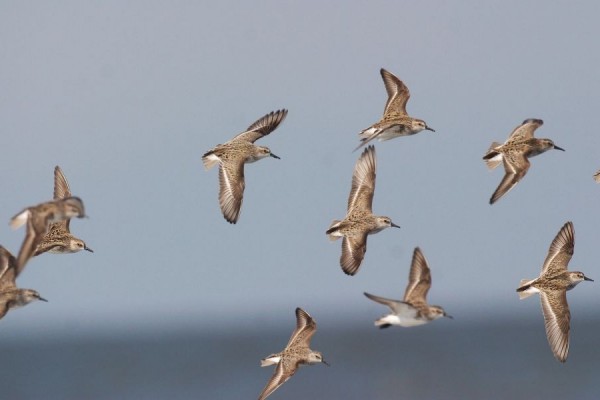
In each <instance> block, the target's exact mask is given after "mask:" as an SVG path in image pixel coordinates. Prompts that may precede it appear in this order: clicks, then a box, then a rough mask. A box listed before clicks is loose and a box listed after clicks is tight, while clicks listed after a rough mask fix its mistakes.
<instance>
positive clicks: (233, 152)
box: [202, 110, 287, 224]
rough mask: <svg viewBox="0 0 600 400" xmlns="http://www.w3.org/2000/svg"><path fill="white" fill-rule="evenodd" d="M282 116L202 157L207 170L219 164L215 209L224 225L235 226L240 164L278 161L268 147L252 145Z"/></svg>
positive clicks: (271, 116)
mask: <svg viewBox="0 0 600 400" xmlns="http://www.w3.org/2000/svg"><path fill="white" fill-rule="evenodd" d="M286 115H287V110H278V111H272V112H270V113H269V114H267V115H265V116H264V117H262V118H260V119H259V120H258V121H256V122H254V123H253V124H252V125H250V126H249V127H248V129H246V130H245V131H244V132H242V133H240V134H239V135H237V136H235V137H234V138H233V139H231V140H230V141H228V142H226V143H224V144H219V145H217V146H216V147H215V148H214V149H212V150H210V151H207V152H206V153H204V155H203V156H202V162H203V163H204V168H206V169H207V170H208V169H210V168H211V167H213V166H214V165H216V164H219V205H220V206H221V211H222V212H223V217H225V219H226V220H227V222H229V223H231V224H235V223H236V222H237V220H238V218H239V215H240V210H241V208H242V201H243V199H244V188H245V187H246V183H245V180H244V164H246V163H251V162H255V161H258V160H260V159H261V158H265V157H269V156H270V157H273V158H279V157H277V156H276V155H275V154H273V153H271V150H270V149H269V148H268V147H264V146H256V145H255V144H254V142H255V141H257V140H258V139H260V138H262V137H264V136H267V135H268V134H269V133H271V132H272V131H274V130H275V129H276V128H277V127H278V126H279V124H281V122H282V121H283V120H284V119H285V117H286Z"/></svg>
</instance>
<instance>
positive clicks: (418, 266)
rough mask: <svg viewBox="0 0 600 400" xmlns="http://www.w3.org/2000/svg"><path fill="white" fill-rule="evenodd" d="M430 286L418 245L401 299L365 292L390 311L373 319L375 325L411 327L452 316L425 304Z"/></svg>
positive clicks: (439, 308)
mask: <svg viewBox="0 0 600 400" xmlns="http://www.w3.org/2000/svg"><path fill="white" fill-rule="evenodd" d="M430 287H431V271H430V270H429V266H428V265H427V260H426V259H425V256H424V255H423V253H422V252H421V249H419V248H418V247H416V248H415V251H414V252H413V258H412V263H411V265H410V273H409V274H408V285H407V286H406V291H405V292H404V298H403V299H402V300H391V299H386V298H385V297H379V296H375V295H372V294H369V293H367V292H365V296H367V297H368V298H369V299H371V300H373V301H376V302H378V303H381V304H383V305H386V306H388V307H389V308H390V309H391V310H392V313H391V314H388V315H385V316H383V317H381V318H379V319H378V320H377V321H375V326H378V327H379V328H388V327H390V326H391V325H398V326H403V327H411V326H417V325H423V324H426V323H428V322H431V321H433V320H434V319H438V318H441V317H448V318H452V317H451V316H450V315H448V314H446V312H445V311H444V309H443V308H442V307H440V306H431V305H429V304H427V292H428V291H429V288H430Z"/></svg>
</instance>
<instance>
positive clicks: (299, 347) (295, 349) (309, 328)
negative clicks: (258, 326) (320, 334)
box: [258, 307, 329, 400]
mask: <svg viewBox="0 0 600 400" xmlns="http://www.w3.org/2000/svg"><path fill="white" fill-rule="evenodd" d="M316 330H317V323H316V322H315V320H314V319H313V318H312V317H311V316H310V315H309V314H308V313H307V312H306V311H304V310H303V309H301V308H300V307H298V308H296V329H295V330H294V332H293V333H292V337H290V341H289V342H288V344H287V346H285V349H283V351H281V352H279V353H275V354H271V355H269V356H267V357H265V358H263V359H262V360H261V361H260V366H261V367H266V366H269V365H273V364H277V368H275V373H274V374H273V376H271V379H270V380H269V382H268V383H267V385H266V386H265V388H264V389H263V391H262V392H261V394H260V396H259V397H258V400H264V399H266V398H267V397H268V396H269V395H270V394H271V393H273V392H274V391H275V390H277V388H279V386H281V385H283V384H284V383H285V382H286V381H287V380H288V379H290V378H291V377H292V375H294V374H295V373H296V370H297V369H298V367H300V366H301V365H304V364H317V363H323V364H325V365H327V366H329V364H328V363H327V362H326V361H325V360H323V356H322V355H321V353H320V352H318V351H315V350H311V349H310V339H311V338H312V336H313V335H314V334H315V332H316Z"/></svg>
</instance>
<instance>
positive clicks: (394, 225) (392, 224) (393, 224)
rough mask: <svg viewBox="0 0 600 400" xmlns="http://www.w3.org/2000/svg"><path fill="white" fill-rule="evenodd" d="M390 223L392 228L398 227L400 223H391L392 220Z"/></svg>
mask: <svg viewBox="0 0 600 400" xmlns="http://www.w3.org/2000/svg"><path fill="white" fill-rule="evenodd" d="M390 224H391V225H390V226H393V227H394V228H400V225H396V224H395V223H393V222H391V223H390Z"/></svg>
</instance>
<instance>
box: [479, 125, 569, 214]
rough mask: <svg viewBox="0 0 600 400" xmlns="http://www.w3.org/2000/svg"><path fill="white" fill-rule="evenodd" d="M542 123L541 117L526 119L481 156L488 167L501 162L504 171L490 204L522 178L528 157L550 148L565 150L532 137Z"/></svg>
mask: <svg viewBox="0 0 600 400" xmlns="http://www.w3.org/2000/svg"><path fill="white" fill-rule="evenodd" d="M543 124H544V121H542V120H541V119H533V118H531V119H526V120H525V121H523V123H522V124H521V125H519V126H517V127H516V128H515V130H513V131H512V133H511V134H510V136H509V137H508V140H507V141H506V142H504V144H500V143H498V142H493V143H492V145H491V146H490V148H489V150H488V152H487V153H486V154H485V155H484V156H483V159H484V160H485V162H486V164H487V166H488V168H489V169H494V168H496V167H497V166H498V165H500V163H502V162H503V163H504V170H505V171H506V173H505V175H504V178H502V181H501V182H500V185H498V188H497V189H496V191H495V192H494V194H492V197H491V198H490V204H494V203H495V202H496V201H497V200H498V199H499V198H500V197H502V196H504V195H505V194H506V193H508V191H509V190H511V189H512V188H513V187H515V185H516V184H517V183H519V181H520V180H521V179H523V177H524V176H525V174H526V173H527V170H528V169H529V160H528V158H529V157H533V156H537V155H538V154H542V153H543V152H545V151H547V150H550V149H556V150H562V151H565V150H564V149H562V148H560V147H558V146H556V145H555V144H554V142H553V141H552V140H550V139H537V138H534V137H533V133H534V132H535V130H536V129H537V128H539V127H540V126H542V125H543Z"/></svg>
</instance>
